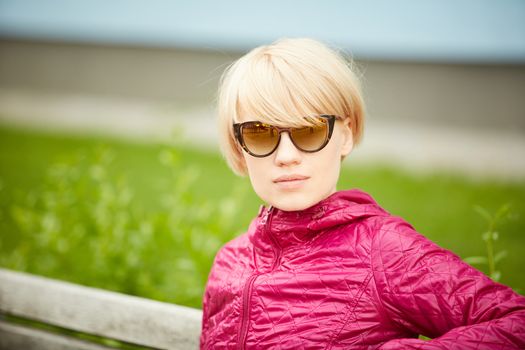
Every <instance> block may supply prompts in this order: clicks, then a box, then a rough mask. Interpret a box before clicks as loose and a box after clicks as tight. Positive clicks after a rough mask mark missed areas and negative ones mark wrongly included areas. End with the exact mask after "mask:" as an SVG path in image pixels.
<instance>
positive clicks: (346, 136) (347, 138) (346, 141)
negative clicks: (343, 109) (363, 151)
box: [341, 118, 354, 158]
mask: <svg viewBox="0 0 525 350" xmlns="http://www.w3.org/2000/svg"><path fill="white" fill-rule="evenodd" d="M341 135H342V137H343V138H342V142H341V158H344V157H346V156H347V155H349V154H350V152H352V149H353V147H354V137H353V134H352V122H351V120H350V118H345V119H343V121H342V123H341Z"/></svg>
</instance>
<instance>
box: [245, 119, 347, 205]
mask: <svg viewBox="0 0 525 350" xmlns="http://www.w3.org/2000/svg"><path fill="white" fill-rule="evenodd" d="M352 146H353V140H352V132H351V129H350V126H349V124H348V119H346V120H344V121H342V120H337V121H336V123H335V126H334V131H333V134H332V137H331V139H330V141H329V142H328V144H327V145H326V146H325V147H324V148H323V149H322V150H320V151H318V152H315V153H305V152H302V151H300V150H299V149H297V148H296V147H295V146H294V144H293V143H292V141H291V140H290V135H289V134H288V132H282V133H281V142H280V143H279V146H278V147H277V149H276V150H275V151H274V152H273V153H272V154H270V155H269V156H267V157H264V158H257V157H253V156H251V155H250V154H248V153H246V152H244V151H243V155H244V160H245V162H246V167H247V169H248V176H249V177H250V181H251V184H252V187H253V189H254V190H255V192H256V193H257V195H258V196H259V197H260V198H261V199H262V200H263V201H264V202H266V203H268V204H269V205H272V206H274V207H276V208H279V209H281V210H285V211H294V210H302V209H306V208H309V207H311V206H313V205H315V204H317V203H318V202H320V201H321V200H323V199H325V198H326V197H328V196H330V195H331V194H332V193H334V192H335V191H336V184H337V180H338V179H339V171H340V168H341V157H342V156H346V155H348V154H349V153H350V151H351V150H352Z"/></svg>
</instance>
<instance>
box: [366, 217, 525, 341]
mask: <svg viewBox="0 0 525 350" xmlns="http://www.w3.org/2000/svg"><path fill="white" fill-rule="evenodd" d="M371 248H372V249H371V259H372V260H371V264H372V269H373V274H374V281H375V284H376V288H377V293H378V297H379V299H380V304H381V305H382V308H383V310H384V312H385V315H386V317H387V319H388V320H389V322H392V323H393V324H394V326H397V327H399V328H400V330H402V333H404V334H407V333H408V334H414V336H416V335H418V334H421V335H425V336H427V337H429V338H432V340H428V341H426V340H420V339H417V338H405V339H394V340H390V341H387V342H385V343H383V344H382V346H381V347H380V348H381V349H448V350H451V349H462V350H466V349H467V350H468V349H525V298H524V297H523V296H521V295H518V294H517V293H515V292H514V291H513V290H512V289H511V288H509V287H507V286H504V285H501V284H499V283H496V282H493V281H492V280H491V279H489V278H488V277H487V276H485V275H484V274H483V273H481V272H479V271H478V270H476V269H474V268H472V267H471V266H469V265H468V264H466V263H464V262H463V261H462V260H461V259H460V258H459V257H458V256H457V255H455V254H453V253H451V252H450V251H448V250H445V249H443V248H440V247H439V246H437V245H436V244H434V243H433V242H432V241H430V240H428V239H427V238H425V237H424V236H422V235H420V234H419V233H417V232H416V231H415V230H414V228H413V227H412V226H411V225H409V224H408V223H406V222H405V221H403V220H402V219H400V218H397V217H390V218H389V219H387V220H386V222H382V223H381V224H379V225H378V229H377V230H375V234H374V236H373V240H372V247H371Z"/></svg>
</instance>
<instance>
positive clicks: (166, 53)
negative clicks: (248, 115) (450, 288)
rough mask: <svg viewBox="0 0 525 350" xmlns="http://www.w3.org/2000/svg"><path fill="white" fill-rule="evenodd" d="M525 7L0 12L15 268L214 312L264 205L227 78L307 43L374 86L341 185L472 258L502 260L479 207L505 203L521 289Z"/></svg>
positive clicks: (106, 7) (32, 6)
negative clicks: (242, 174)
mask: <svg viewBox="0 0 525 350" xmlns="http://www.w3.org/2000/svg"><path fill="white" fill-rule="evenodd" d="M276 9H278V10H277V11H276ZM523 13H525V2H523V1H520V0H508V1H501V2H494V1H490V0H480V1H477V2H475V3H473V2H458V1H453V0H441V1H429V2H427V1H425V2H422V1H415V0H406V1H401V2H396V3H395V5H393V3H392V2H387V1H383V2H365V1H346V0H344V1H343V0H334V1H325V2H322V3H321V2H317V3H315V4H314V3H310V4H308V5H305V3H304V2H300V1H298V0H290V1H286V2H283V1H278V0H268V1H265V2H249V3H248V2H246V1H240V0H229V1H221V2H217V1H211V0H203V1H176V2H175V1H169V0H153V1H141V0H137V1H111V2H108V1H102V0H93V1H89V2H86V1H84V2H82V1H77V2H72V1H68V0H2V1H0V266H1V267H6V268H11V269H15V270H20V271H27V272H30V273H35V274H39V275H44V276H49V277H53V278H58V279H64V280H68V281H72V282H76V283H81V284H84V285H90V286H96V287H99V288H104V289H109V290H115V291H120V292H124V293H129V294H133V295H139V296H143V297H147V298H152V299H157V300H163V301H169V302H174V303H178V304H182V305H188V306H193V307H200V306H201V298H202V293H203V290H204V285H205V282H206V279H207V276H208V273H209V269H210V266H211V263H212V260H213V258H214V255H215V253H216V252H217V250H218V249H219V247H220V246H221V245H222V244H223V243H224V242H226V241H228V240H230V239H232V238H233V237H235V236H237V235H239V234H241V233H242V232H244V230H246V228H247V227H248V224H249V222H250V220H251V219H252V218H253V217H254V216H255V215H256V213H257V211H258V208H259V205H260V204H261V202H260V200H259V199H258V198H257V197H256V195H255V194H254V193H253V191H252V189H251V186H250V183H249V181H248V179H246V178H239V177H235V176H234V175H233V174H232V172H231V171H230V170H229V169H228V168H227V166H226V164H225V162H224V160H223V159H222V157H221V156H220V154H219V152H218V146H217V125H216V120H215V115H216V111H215V110H214V106H215V97H216V91H217V86H218V83H219V78H220V76H221V73H222V72H223V71H224V69H225V68H226V67H227V66H228V65H229V64H231V63H232V62H233V61H235V60H236V59H237V58H239V57H241V56H242V55H243V54H245V53H246V52H247V51H248V50H250V49H252V48H255V47H257V46H259V45H261V44H269V43H271V42H273V41H274V40H276V39H278V38H281V37H303V36H304V37H311V38H314V39H319V40H321V41H323V42H325V43H326V44H328V45H329V46H331V47H333V48H335V49H336V50H338V51H340V52H341V53H342V54H343V55H344V57H345V58H347V59H352V60H353V65H352V67H353V68H354V70H355V71H356V74H357V75H358V76H359V78H360V79H361V81H362V83H363V94H364V99H365V102H366V106H367V119H366V125H365V135H364V141H363V144H362V145H360V146H359V147H358V148H357V149H356V150H354V151H353V153H352V154H351V156H350V157H348V159H347V160H345V167H344V169H343V171H342V174H341V178H340V182H339V186H338V188H339V189H350V188H360V189H362V190H365V191H367V192H368V193H370V194H371V195H372V196H373V197H374V198H375V199H376V201H377V202H378V203H379V204H380V205H382V206H383V207H384V208H385V209H387V210H388V211H390V212H391V213H393V214H395V215H399V216H401V217H403V218H405V219H406V220H407V221H408V222H410V223H411V224H413V225H414V227H415V228H416V229H417V230H418V231H419V232H421V233H422V234H424V235H426V236H427V237H429V238H430V239H431V240H433V241H435V242H437V243H438V244H440V245H441V246H443V247H445V248H448V249H450V250H452V251H453V252H455V253H457V254H458V255H460V256H461V257H462V258H468V257H478V258H476V259H471V260H469V261H472V262H475V261H478V262H479V261H481V262H482V261H483V259H486V255H487V251H486V240H485V239H484V238H483V237H485V238H486V237H487V235H486V234H485V232H486V231H487V228H488V222H487V220H486V218H485V217H484V216H483V215H482V214H480V213H479V210H476V209H475V208H476V207H481V208H484V210H485V211H487V212H488V213H491V214H490V215H494V214H495V213H496V212H497V211H498V210H499V209H500V208H502V207H504V206H506V205H509V208H510V209H509V212H508V213H507V214H508V215H505V217H504V218H502V220H500V222H499V223H498V225H497V227H496V228H495V231H497V232H498V234H497V235H496V234H492V235H491V237H493V238H495V237H496V236H497V240H495V241H494V242H493V243H494V254H495V257H497V260H498V261H497V263H496V269H497V270H498V271H499V272H500V273H501V278H500V281H501V282H502V283H505V284H508V285H510V286H512V287H513V288H515V289H516V290H518V291H520V292H521V293H523V292H524V291H525V277H524V275H523V272H520V271H521V268H523V266H525V254H523V248H524V246H525V245H524V244H525V235H524V231H525V230H524V229H525V217H524V215H525V157H524V156H523V155H524V154H525V118H524V116H525V99H524V98H523V96H525V35H523V33H524V32H525V21H523V18H522V17H523V16H521V14H523ZM173 130H175V131H176V132H175V133H173ZM184 135H185V136H184ZM503 252H506V255H505V253H503ZM476 267H477V268H479V269H481V270H482V271H484V272H486V273H488V272H489V271H488V269H487V265H486V264H478V265H476Z"/></svg>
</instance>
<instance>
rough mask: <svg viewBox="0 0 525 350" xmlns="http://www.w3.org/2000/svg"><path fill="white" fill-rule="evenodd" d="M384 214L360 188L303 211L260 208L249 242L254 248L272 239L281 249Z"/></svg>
mask: <svg viewBox="0 0 525 350" xmlns="http://www.w3.org/2000/svg"><path fill="white" fill-rule="evenodd" d="M387 215H389V213H388V212H387V211H385V210H384V209H383V208H381V207H380V206H379V205H378V204H377V203H376V201H375V200H374V199H373V198H372V197H371V196H370V195H369V194H367V193H366V192H363V191H361V190H359V189H351V190H345V191H338V192H335V193H333V194H332V195H330V196H329V197H327V198H325V199H323V200H322V201H320V202H319V203H317V204H315V205H313V206H311V207H310V208H307V209H304V210H298V211H284V210H280V209H278V208H275V207H269V208H266V207H264V206H261V209H260V210H259V215H258V216H257V218H256V221H255V225H256V227H255V228H256V229H255V232H254V234H252V235H250V236H251V237H250V240H251V241H252V243H254V244H255V245H256V244H257V241H259V240H265V239H266V240H267V239H268V238H271V240H272V242H273V243H274V244H277V245H279V246H281V247H284V246H287V245H290V244H294V243H300V242H305V241H307V240H309V239H312V238H313V237H314V236H315V235H317V234H318V233H319V232H320V231H323V230H327V229H330V228H333V227H336V226H339V225H345V224H349V223H351V222H354V221H358V220H360V219H364V218H367V217H370V216H387ZM270 236H271V237H270Z"/></svg>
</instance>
